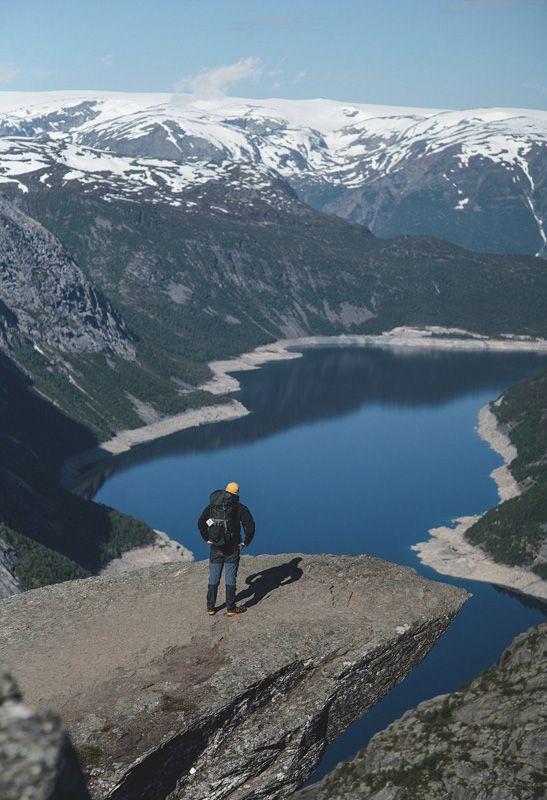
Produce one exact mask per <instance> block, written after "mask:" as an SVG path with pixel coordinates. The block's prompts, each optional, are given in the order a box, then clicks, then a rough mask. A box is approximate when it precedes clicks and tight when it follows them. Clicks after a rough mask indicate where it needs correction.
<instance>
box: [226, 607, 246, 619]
mask: <svg viewBox="0 0 547 800" xmlns="http://www.w3.org/2000/svg"><path fill="white" fill-rule="evenodd" d="M246 611H247V609H246V608H245V607H244V606H234V607H233V608H230V609H229V611H227V612H226V616H228V617H237V615H238V614H244V613H245V612H246Z"/></svg>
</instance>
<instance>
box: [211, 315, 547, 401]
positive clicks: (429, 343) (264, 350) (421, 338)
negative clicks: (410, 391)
mask: <svg viewBox="0 0 547 800" xmlns="http://www.w3.org/2000/svg"><path fill="white" fill-rule="evenodd" d="M328 346H345V347H388V348H390V349H394V350H406V349H408V348H419V349H424V350H467V351H480V350H488V351H492V350H494V351H500V352H504V351H511V352H516V351H521V352H537V353H547V339H539V338H532V337H529V336H513V335H511V334H502V335H501V336H500V337H499V338H497V339H493V338H490V337H487V336H482V335H481V334H477V333H470V332H469V331H465V330H463V329H460V328H441V327H438V326H426V327H424V328H413V327H410V326H403V327H398V328H393V329H392V330H390V331H386V332H384V333H381V334H378V335H371V334H346V333H343V334H340V335H338V336H303V337H300V338H295V339H279V340H278V341H277V342H272V343H271V344H264V345H260V346H259V347H255V348H254V350H249V351H248V352H247V353H242V354H241V355H239V356H234V357H233V358H229V359H225V360H223V361H210V362H209V364H208V366H209V369H210V370H211V371H212V373H213V376H212V377H211V378H210V379H209V380H208V381H206V382H205V383H203V384H201V386H200V387H199V388H200V389H203V390H204V391H207V392H210V393H211V394H219V395H220V394H227V393H230V392H236V391H238V389H239V388H240V384H239V381H238V380H237V378H235V377H234V376H233V375H231V374H230V373H232V372H247V371H248V370H253V369H259V368H260V367H262V366H263V365H264V364H267V363H269V362H271V361H287V360H290V359H293V358H300V357H301V356H302V353H301V352H298V349H300V350H307V349H309V348H313V347H328ZM297 348H298V349H297Z"/></svg>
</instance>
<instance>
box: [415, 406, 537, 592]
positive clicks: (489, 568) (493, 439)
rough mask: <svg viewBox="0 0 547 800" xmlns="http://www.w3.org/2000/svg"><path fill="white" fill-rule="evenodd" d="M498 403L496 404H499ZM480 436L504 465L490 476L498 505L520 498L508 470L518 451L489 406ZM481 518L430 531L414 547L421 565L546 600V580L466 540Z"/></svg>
mask: <svg viewBox="0 0 547 800" xmlns="http://www.w3.org/2000/svg"><path fill="white" fill-rule="evenodd" d="M496 402H497V401H496ZM476 430H477V433H478V435H479V436H480V437H481V439H483V441H485V442H486V443H487V444H488V445H490V447H491V448H492V450H494V451H495V452H496V453H498V454H499V455H500V456H501V457H502V458H503V460H504V463H503V464H502V465H501V466H499V467H496V469H494V470H492V472H491V473H490V477H491V478H492V479H493V480H494V482H495V483H496V486H497V490H498V497H499V502H500V503H503V502H504V501H505V500H510V499H511V498H512V497H517V496H518V495H520V494H521V493H522V492H521V489H520V487H519V485H518V483H517V482H516V480H515V479H514V477H513V475H512V474H511V472H510V470H509V464H510V463H511V461H512V460H513V459H514V458H515V457H516V455H517V450H516V448H515V446H514V445H513V444H512V443H511V441H510V439H509V437H508V436H507V435H506V434H505V432H504V431H503V430H502V428H501V427H500V425H499V423H498V420H497V419H496V416H495V414H494V413H493V412H492V411H491V409H490V404H488V405H486V406H483V407H482V408H481V410H480V411H479V418H478V425H477V428H476ZM481 516H482V515H481V514H476V515H473V516H463V517H457V518H456V519H455V520H453V522H454V523H455V524H454V526H453V527H452V526H449V525H444V526H441V527H439V528H431V529H430V530H429V531H428V533H429V535H430V538H429V539H428V540H427V541H425V542H418V543H417V544H414V545H412V547H411V550H414V551H415V552H416V553H417V556H418V558H419V560H420V561H421V563H422V564H426V565H427V566H428V567H431V568H432V569H434V570H435V571H436V572H439V573H440V574H441V575H450V576H451V577H453V578H464V579H466V580H473V581H482V582H485V583H492V584H495V585H496V586H501V587H502V588H504V589H511V590H513V591H516V592H519V593H521V594H525V595H530V596H532V597H535V598H536V599H538V600H542V601H547V581H544V580H543V579H542V578H540V577H539V575H536V574H535V573H534V572H531V571H529V570H526V569H524V568H523V567H510V566H508V565H506V564H500V563H499V562H497V561H494V559H493V558H492V557H491V556H489V555H488V554H487V553H486V552H485V551H484V550H483V549H482V548H481V547H478V546H477V545H473V544H471V543H470V542H468V541H467V540H466V538H465V532H466V531H467V530H469V528H470V527H471V526H472V525H474V524H475V522H476V521H477V520H478V519H480V517H481Z"/></svg>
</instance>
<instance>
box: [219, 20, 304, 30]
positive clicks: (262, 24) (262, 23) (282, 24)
mask: <svg viewBox="0 0 547 800" xmlns="http://www.w3.org/2000/svg"><path fill="white" fill-rule="evenodd" d="M296 22H298V20H297V18H296V17H253V19H246V20H242V21H241V22H238V23H236V24H235V25H231V26H230V28H229V30H236V31H249V30H260V29H261V28H263V29H266V30H275V29H276V28H277V29H283V28H289V27H290V26H291V25H294V24H295V23H296Z"/></svg>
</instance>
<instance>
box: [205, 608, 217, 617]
mask: <svg viewBox="0 0 547 800" xmlns="http://www.w3.org/2000/svg"><path fill="white" fill-rule="evenodd" d="M207 613H208V614H209V616H210V617H214V616H215V614H216V613H217V612H216V611H215V609H214V608H208V609H207Z"/></svg>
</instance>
